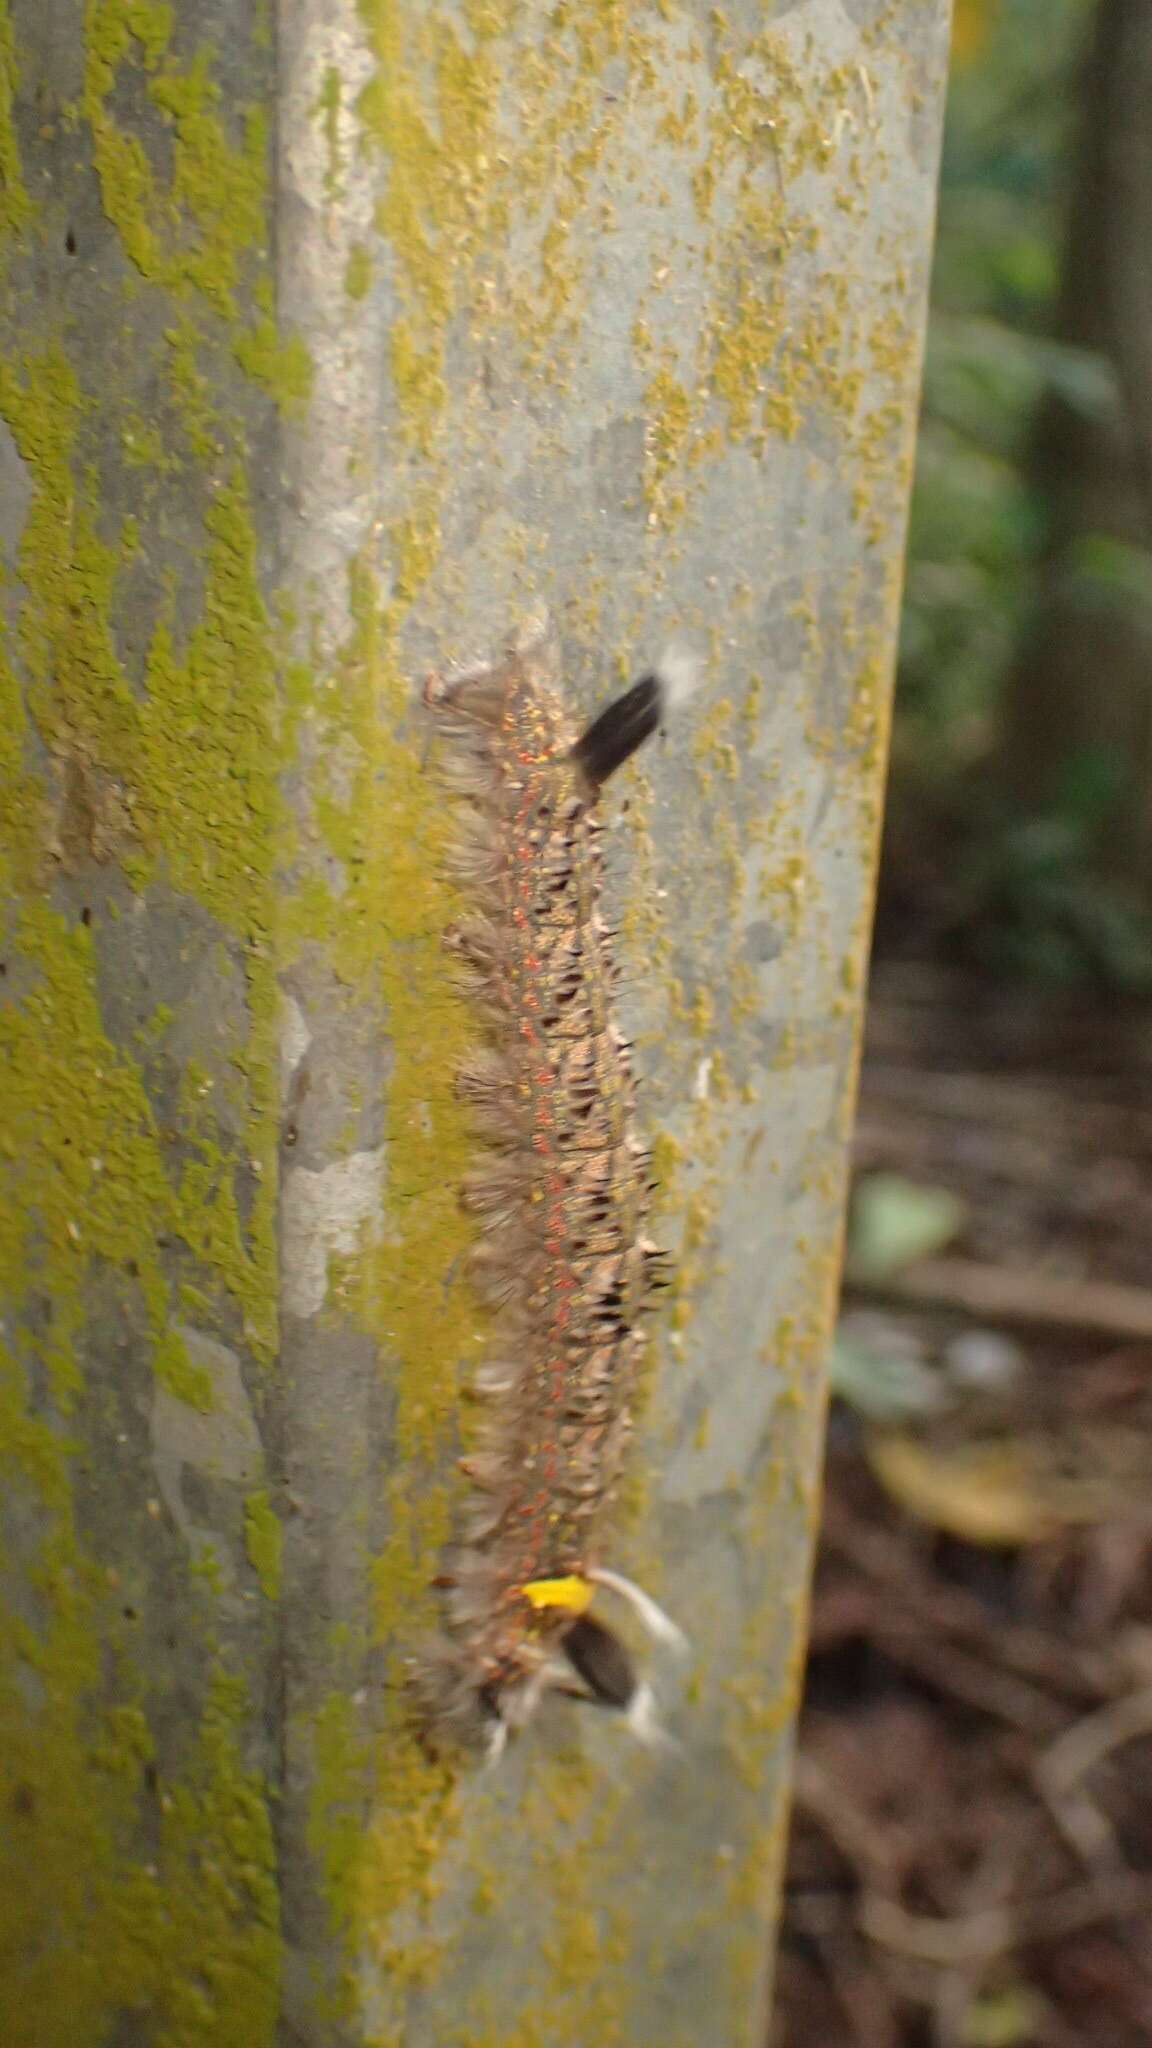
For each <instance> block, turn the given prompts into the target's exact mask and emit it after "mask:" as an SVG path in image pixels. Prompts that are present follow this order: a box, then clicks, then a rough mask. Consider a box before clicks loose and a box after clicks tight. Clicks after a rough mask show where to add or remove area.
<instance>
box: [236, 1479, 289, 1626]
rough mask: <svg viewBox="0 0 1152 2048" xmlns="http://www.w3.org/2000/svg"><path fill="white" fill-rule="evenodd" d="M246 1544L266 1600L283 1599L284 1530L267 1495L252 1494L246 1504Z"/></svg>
mask: <svg viewBox="0 0 1152 2048" xmlns="http://www.w3.org/2000/svg"><path fill="white" fill-rule="evenodd" d="M244 1543H245V1547H246V1549H247V1552H248V1562H249V1564H250V1565H251V1566H252V1569H253V1571H254V1572H255V1574H256V1576H257V1578H258V1579H259V1581H260V1590H261V1592H262V1593H263V1595H264V1598H265V1599H266V1600H278V1599H279V1598H280V1586H281V1579H282V1576H283V1563H284V1529H283V1525H282V1523H281V1521H280V1517H279V1515H278V1514H277V1513H276V1510H275V1508H274V1507H273V1505H272V1503H271V1501H270V1500H269V1498H268V1495H267V1494H266V1493H250V1494H249V1495H248V1498H247V1500H246V1501H245V1503H244Z"/></svg>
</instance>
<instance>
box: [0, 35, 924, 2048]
mask: <svg viewBox="0 0 1152 2048" xmlns="http://www.w3.org/2000/svg"><path fill="white" fill-rule="evenodd" d="M943 13H944V7H943V4H942V0H941V4H940V5H939V6H936V5H928V6H926V5H923V4H921V0H799V4H797V0H791V4H787V0H780V4H778V5H776V6H774V7H769V6H761V5H758V4H757V5H750V4H748V0H721V4H720V5H719V6H712V5H708V6H705V5H703V4H698V0H650V4H648V0H645V4H640V5H636V4H628V5H625V4H624V0H597V4H595V5H587V6H577V5H568V4H566V0H564V4H559V5H557V6H555V7H553V8H551V9H549V10H548V11H547V17H546V19H544V18H542V17H540V16H539V14H538V13H534V12H533V10H531V9H526V8H524V7H522V6H520V5H519V4H517V0H483V4H478V0H435V4H432V5H429V4H424V0H277V4H276V6H275V8H274V9H271V8H269V7H267V6H265V5H264V4H263V0H250V4H249V0H245V4H243V5H240V6H237V7H234V8H232V9H229V10H227V19H226V21H225V20H224V17H223V16H221V14H220V10H218V9H209V8H208V7H207V6H206V5H205V6H203V7H202V6H201V5H199V4H194V5H190V6H187V7H185V8H182V9H172V8H170V7H168V6H166V5H164V4H161V0H155V4H153V0H87V4H86V5H84V6H81V4H80V0H66V4H65V7H64V11H63V15H62V14H61V10H60V9H59V8H55V9H52V10H49V11H48V14H45V11H44V10H43V9H42V8H35V7H33V5H32V4H31V0H7V4H4V0H0V233H2V235H3V262H4V266H5V277H6V283H7V289H8V300H7V310H6V313H5V326H6V333H5V344H6V345H5V351H4V369H3V371H2V372H0V561H2V581H0V611H2V613H3V637H2V640H0V712H2V716H0V785H2V788H3V801H2V802H0V815H2V818H3V825H2V843H3V862H4V868H3V887H4V900H5V909H4V948H3V951H2V953H0V958H2V959H3V961H4V965H5V969H6V973H5V975H4V977H3V978H2V979H0V1059H2V1060H3V1062H4V1077H5V1078H4V1092H5V1102H6V1106H7V1110H8V1114H7V1116H6V1120H5V1129H4V1131H3V1132H2V1133H0V1175H3V1177H4V1192H3V1196H2V1199H0V1296H2V1301H3V1330H2V1332H0V1343H2V1351H0V1357H2V1361H3V1362H2V1364H0V1457H2V1458H3V1461H4V1471H5V1488H4V1503H5V1505H4V1510H3V1512H4V1517H5V1521H4V1543H5V1566H4V1569H5V1573H6V1580H5V1587H4V1591H5V1607H4V1612H5V1615H6V1617H7V1618H6V1620H5V1623H4V1634H3V1638H2V1639H0V1672H2V1674H3V1675H2V1676H0V1726H2V1728H3V1734H4V1743H3V1750H2V1753H3V1759H4V1761H3V1765H2V1766H0V1769H2V1770H3V1772H4V1775H5V1779H6V1781H7V1790H8V1797H9V1802H10V1811H11V1812H12V1814H13V1816H14V1822H13V1827H12V1829H11V1830H10V1831H9V1834H8V1835H7V1836H6V1838H5V1842H4V1845H3V1846H0V1859H2V1858H4V1857H6V1856H11V1857H12V1858H13V1861H12V1864H11V1867H10V1868H9V1869H8V1873H7V1875H8V1881H7V1883H5V1884H4V1885H3V1887H2V1895H3V1897H4V1899H5V1900H6V1902H7V1903H6V1906H5V1907H4V1908H3V1909H0V1910H3V1911H4V1912H5V1913H6V1914H7V1916H8V1919H9V1922H10V1925H9V1926H6V1927H5V1929H4V1933H5V1935H6V1936H11V1952H13V1953H15V1954H16V1955H17V1956H18V1957H19V1958H20V1961H19V1964H18V1966H17V1968H16V1974H15V1976H14V1977H13V1978H12V1979H11V1981H10V1983H6V1984H4V1985H3V1986H2V1987H0V2000H2V1999H3V1998H4V1997H14V1998H15V1999H16V2001H17V2004H16V2006H15V2008H14V2009H16V2010H19V2012H20V2013H21V2014H22V2015H32V2018H31V2019H30V2020H29V2021H28V2022H27V2024H28V2025H29V2026H30V2027H31V2028H32V2031H31V2032H30V2033H29V2035H28V2041H29V2048H58V2044H63V2043H65V2042H66V2043H67V2044H68V2048H72V2044H73V2043H76V2044H79V2048H84V2044H86V2043H87V2042H91V2043H92V2048H97V2044H99V2043H102V2042H103V2041H104V2040H106V2039H108V2038H110V2037H111V2036H112V2035H113V2034H115V2036H116V2038H117V2039H123V2040H125V2041H126V2042H127V2041H135V2040H137V2039H139V2040H141V2041H143V2040H145V2039H147V2040H156V2041H157V2042H162V2043H164V2044H165V2048H193V2044H195V2048H200V2044H202V2043H204V2044H211V2048H230V2044H232V2043H235V2044H236V2048H241V2044H243V2048H261V2044H262V2043H264V2042H269V2043H271V2041H272V2040H273V2039H274V2038H275V2030H276V2027H277V2024H278V2023H279V2022H281V2021H282V2022H283V2026H284V2029H285V2030H286V2032H289V2033H291V2036H292V2038H293V2039H294V2040H297V2041H299V2042H301V2043H307V2044H309V2048H361V2044H363V2048H367V2044H369V2043H371V2044H372V2048H393V2044H395V2048H399V2043H401V2042H403V2043H404V2044H405V2048H424V2044H427V2048H433V2044H434V2048H465V2044H467V2048H479V2044H480V2043H482V2042H486V2041H488V2040H492V2041H494V2042H495V2041H499V2042H500V2043H501V2044H502V2048H508V2044H511V2048H531V2044H534V2043H539V2044H546V2048H565V2044H567V2043H572V2044H574V2048H577V2044H578V2048H586V2044H587V2043H588V2042H589V2041H590V2040H596V2041H602V2042H604V2043H606V2044H612V2043H619V2044H621V2048H622V2044H624V2043H625V2042H628V2041H635V2040H639V2039H649V2038H653V2039H654V2038H659V2039H660V2040H661V2041H662V2042H665V2043H667V2044H668V2048H677V2044H679V2043H684V2044H688V2043H692V2044H696V2043H698V2042H699V2041H701V2040H703V2039H706V2038H707V2039H715V2040H724V2041H725V2042H734V2043H735V2042H749V2043H751V2042H753V2041H754V2040H756V2039H757V2038H758V2037H759V2036H758V2030H759V2027H760V2018H759V2012H758V2004H759V1999H760V1996H761V1993H762V1984H763V1974H764V1961H765V1948H766V1938H765V1936H766V1929H767V1927H768V1925H769V1922H770V1919H771V1913H772V1910H773V1901H774V1896H775V1884H776V1879H777V1873H778V1869H779V1862H780V1845H781V1830H782V1825H783V1815H784V1785H785V1776H786V1761H787V1744H788V1734H789V1728H790V1722H791V1715H792V1711H793V1707H794V1702H795V1689H796V1684H797V1679H798V1673H799V1671H800V1668H801V1653H802V1642H803V1623H804V1599H805V1582H806V1572H807V1563H808V1556H809V1549H810V1542H811V1524H812V1517H813V1513H814V1502H815V1493H816V1483H817V1478H816V1475H817V1469H818V1459H819V1433H820V1417H821V1360H822V1353H823V1346H824V1342H825V1338H826V1335H827V1328H828V1322H829V1318H830V1315H831V1310H832V1301H833V1296H834V1291H835V1285H836V1275H837V1265H838V1240H839V1221H840V1205H841V1198H842V1189H843V1169H844V1156H845V1136H846V1129H847V1118H848V1114H849V1105H850V1097H851V1088H852V1077H853V1069H854V1057H855V1054H854V1048H855V1042H856V1034H857V1029H858V1024H859V1012H860V1002H861V987H862V972H863V959H864V952H865V947H866V940H867V929H868V919H869V910H870V894H871V879H872V866H873V860H874V853H875V845H876V836H877V824H878V816H879V803H880V779H881V775H882V770H883V761H884V752H885V741H886V715H887V713H886V707H887V684H888V676H889V672H890V666H891V655H892V642H893V634H894V626H895V610H896V599H897V591H898V582H899V573H900V562H901V554H902V542H903V521H904V511H905V499H906V492H907V483H908V456H909V450H910V446H911V435H912V422H913V414H914V405H915V395H916V383H917V376H918V363H919V345H920V329H921V322H922V316H923V299H924V285H925V277H926V267H927V255H928V244H929V235H930V222H931V207H932V188H933V178H934V171H935V152H936V143H937V127H938V118H939V109H940V98H941V89H942V79H943V70H944V61H945V24H944V21H943V19H942V16H943ZM273 142H274V143H275V148H274V149H273ZM273 163H274V165H275V173H274V175H275V181H276V182H275V187H274V189H273V185H272V175H273V173H272V169H271V167H272V165H273ZM273 251H274V252H275V254H274V257H273ZM541 601H545V602H547V603H548V604H549V605H550V606H551V608H552V610H553V614H554V616H555V618H556V621H557V624H558V627H559V630H560V633H561V637H562V640H563V644H564V653H565V663H566V669H567V673H568V677H569V687H570V689H571V692H572V698H573V703H574V706H576V707H577V708H580V707H583V708H588V707H589V706H591V705H592V704H593V703H595V702H596V701H598V700H599V699H600V698H601V697H602V696H603V695H604V694H606V692H607V690H608V689H609V688H610V687H611V686H612V685H614V684H615V683H616V682H617V681H618V679H619V678H620V677H621V676H624V675H626V674H627V673H628V672H629V671H630V670H632V669H633V668H634V667H635V664H636V663H637V662H638V661H639V660H641V659H643V658H644V657H645V656H646V655H649V654H650V653H651V652H652V651H653V649H654V648H655V647H656V646H658V644H659V643H660V642H661V641H662V640H663V638H664V637H665V636H666V634H667V633H668V631H669V630H670V629H673V628H675V629H678V630H680V631H684V632H687V633H689V634H690V635H692V636H694V638H695V639H696V641H697V643H698V645H699V646H700V648H701V650H702V651H703V652H705V653H706V655H707V658H708V672H709V687H708V693H707V695H706V696H705V697H704V698H703V699H702V700H701V701H700V702H699V704H698V705H697V706H694V707H693V709H692V711H691V713H690V715H689V720H688V724H687V727H686V730H685V731H684V733H683V734H682V735H679V734H678V735H677V736H676V737H675V738H674V739H672V740H671V741H670V742H669V744H668V745H667V746H666V747H665V748H664V749H662V750H661V751H660V752H659V753H658V755H657V756H656V757H655V758H654V760H653V761H652V763H651V764H649V766H648V768H647V770H646V772H645V773H644V774H643V775H641V774H638V773H637V774H634V775H633V776H632V780H631V783H630V786H629V790H628V792H627V797H628V801H627V803H626V804H624V803H622V802H619V801H618V802H617V804H616V806H615V810H614V829H613V832H612V834H611V839H610V848H609V857H610V868H611V878H612V888H613V893H614V896H615V902H616V906H617V908H618V910H619V914H620V920H621V923H622V926H623V935H622V950H623V952H624V964H625V989H624V1000H625V1005H626V1009H627V1013H628V1022H629V1024H630V1026H631V1028H632V1031H633V1035H634V1036H635V1038H636V1042H637V1065H638V1068H639V1072H640V1081H641V1114H642V1117H643V1120H644V1122H645V1123H646V1125H647V1127H648V1130H649V1131H650V1133H651V1134H652V1135H653V1137H654V1138H655V1140H656V1156H657V1160H658V1162H659V1171H660V1179H661V1183H662V1189H661V1196H660V1201H661V1204H662V1227H663V1236H664V1239H665V1241H666V1242H668V1243H670V1244H671V1245H672V1246H673V1248H674V1250H675V1252H676V1254H677V1258H678V1279H677V1285H676V1290H675V1297H674V1300H673V1302H672V1304H671V1309H670V1313H669V1314H668V1316H667V1317H666V1318H664V1319H663V1320H662V1321H661V1324H660V1327H659V1329H658V1331H657V1333H656V1335H655V1341H654V1344H653V1356H652V1360H651V1363H650V1366H649V1370H648V1388H649V1392H648V1400H647V1406H646V1409H645V1413H644V1416H643V1418H642V1423H641V1428H640V1431H639V1433H638V1440H637V1446H636V1450H635V1453H634V1457H633V1463H632V1479H631V1482H630V1484H629V1487H628V1488H627V1490H626V1496H625V1498H624V1499H622V1501H621V1503H620V1522H621V1535H620V1549H621V1554H622V1555H623V1556H625V1557H626V1558H627V1557H629V1556H630V1558H631V1561H632V1562H633V1563H634V1565H635V1567H636V1569H637V1571H638V1573H639V1575H640V1576H642V1577H643V1578H644V1580H645V1582H646V1583H651V1584H652V1586H653V1588H654V1590H655V1591H656V1592H658V1593H659V1594H660V1595H661V1597H662V1598H663V1599H664V1600H665V1601H666V1603H667V1605H668V1606H669V1607H670V1608H671V1609H672V1611H673V1612H675V1613H676V1615H677V1616H678V1618H679V1619H680V1620H681V1621H682V1622H683V1623H684V1624H685V1626H686V1627H687V1628H688V1630H689V1632H690V1633H691V1635H692V1637H693V1643H694V1653H693V1661H692V1665H691V1669H690V1671H689V1674H688V1676H687V1680H686V1683H685V1685H684V1689H683V1694H682V1697H681V1699H680V1701H679V1705H678V1708H677V1711H676V1717H675V1719H676V1731H677V1734H678V1736H679V1738H680V1740H681V1741H682V1742H683V1744H684V1750H685V1754H684V1757H683V1758H682V1759H681V1760H680V1761H679V1762H678V1763H675V1764H672V1763H669V1762H666V1761H662V1760H660V1759H658V1758H653V1757H649V1756H645V1755H643V1754H639V1753H636V1752H634V1751H633V1750H631V1749H629V1748H628V1747H626V1746H625V1745H624V1744H623V1743H622V1742H621V1741H620V1740H619V1739H618V1736H617V1732H616V1731H615V1730H614V1729H612V1728H610V1727H607V1726H604V1725H602V1724H601V1723H600V1722H599V1721H598V1720H596V1718H595V1717H594V1716H591V1715H588V1714H585V1715H584V1716H583V1717H581V1715H580V1714H579V1713H578V1712H576V1711H572V1712H567V1713H566V1712H565V1711H564V1710H563V1709H562V1708H560V1707H558V1708H557V1710H556V1712H555V1713H554V1714H550V1715H549V1716H548V1717H547V1720H546V1722H542V1723H541V1725H540V1727H539V1729H538V1730H534V1731H533V1733H532V1735H531V1737H530V1739H527V1740H526V1741H525V1742H523V1743H522V1744H520V1745H518V1747H517V1748H516V1750H515V1752H514V1753H513V1754H512V1755H511V1756H510V1757H509V1759H508V1760H507V1764H506V1766H505V1767H504V1768H503V1769H502V1770H501V1772H500V1773H498V1774H495V1775H492V1776H489V1777H483V1778H465V1779H462V1780H459V1781H457V1780H455V1779H454V1778H453V1777H452V1775H451V1774H450V1773H448V1772H447V1771H446V1770H445V1769H444V1767H443V1766H438V1765H433V1764H432V1763H430V1762H429V1761H428V1760H427V1759H426V1758H425V1756H424V1755H423V1753H422V1751H421V1749H420V1747H419V1745H418V1743H417V1742H416V1740H415V1738H414V1735H413V1732H412V1728H411V1725H410V1722H409V1719H408V1716H407V1711H406V1706H405V1697H404V1690H403V1678H404V1659H405V1656H406V1654H407V1652H408V1650H409V1649H410V1648H411V1646H412V1645H413V1643H414V1641H415V1640H416V1639H417V1637H418V1635H419V1633H420V1631H421V1630H422V1629H423V1628H424V1627H425V1626H426V1625H427V1623H428V1621H429V1620H430V1618H431V1613H432V1604H431V1595H430V1590H429V1581H430V1578H431V1576H432V1573H433V1571H434V1569H435V1560H436V1558H437V1555H438V1552H439V1549H440V1546H441V1544H442V1543H443V1541H444V1539H445V1536H446V1535H447V1533H448V1530H449V1527H450V1520H451V1513H452V1504H453V1500H454V1498H455V1493H454V1487H453V1465H454V1460H455V1457H456V1455H457V1453H458V1451H459V1448H460V1443H461V1438H462V1435H464V1434H466V1432H467V1429H468V1426H469V1424H468V1416H467V1412H466V1410H465V1409H464V1408H463V1407H462V1404H461V1401H460V1397H459V1396H460V1388H461V1386H462V1385H463V1384H464V1383H465V1382H466V1381H467V1379H468V1378H469V1376H470V1366H471V1363H472V1361H473V1359H474V1358H475V1357H476V1356H477V1354H478V1353H479V1351H480V1350H481V1349H482V1347H483V1344H484V1341H485V1331H484V1329H483V1327H482V1323H481V1319H480V1317H479V1313H478V1310H477V1306H476V1304H475V1302H474V1300H473V1298H472V1296H471V1294H470V1291H469V1288H468V1286H467V1282H466V1279H465V1277H464V1276H465V1265H466V1252H467V1246H468V1231H467V1227H466V1224H465V1220H464V1218H463V1216H462V1215H461V1213H460V1210H459V1206H458V1203H457V1199H456V1193H457V1189H458V1186H459V1182H460V1179H461V1176H462V1174H463V1173H464V1171H465V1170H466V1167H467V1164H468V1160H469V1157H470V1154H471V1141H470V1138H469V1133H468V1130H467V1127H466V1124H465V1120H464V1118H463V1116H462V1114H461V1109H460V1105H459V1104H458V1102H457V1101H456V1097H455V1093H454V1089H453V1084H452V1076H453V1071H454V1068H455V1066H456V1063H457V1061H458V1060H459V1058H460V1056H461V1054H462V1053H463V1052H464V1051H465V1050H466V1049H467V1047H468V1046H469V1044H470V1043H471V1041H472V1039H473V1036H474V1026H473V1023H472V1021H471V1019H470V1018H469V1016H468V1014H467V1011H466V1009H465V1008H464V1006H463V1005H462V1003H461V1002H460V1000H459V998H458V996H457V995H456V993H455V992H454V990H453V987H452V984H451V979H450V972H449V967H448V963H447V961H446V959H445V957H444V954H443V951H442V947H441V934H442V932H443V930H444V927H445V926H446V925H447V924H448V923H449V922H450V921H451V919H452V916H453V915H454V912H455V905H454V902H453V898H452V892H451V890H450V888H449V887H448V886H447V884H446V883H445V881H444V880H443V878H442V856H443V852H444V846H445V833H446V820H445V817H444V807H443V803H442V800H441V797H440V794H439V792H438V789H437V786H436V784H435V782H434V780H433V779H432V778H430V777H429V776H428V774H427V773H426V767H425V746H426V734H425V732H424V729H423V726H422V723H421V719H420V716H419V713H418V710H417V707H416V695H417V692H416V684H417V682H418V679H419V678H420V677H421V676H422V674H423V672H424V671H425V670H426V669H427V668H428V667H431V666H433V665H439V664H441V663H443V662H444V661H445V660H448V659H451V658H465V659H467V658H471V657H475V656H477V655H482V654H485V653H488V652H490V651H492V649H493V648H494V647H497V646H498V645H499V644H500V642H501V640H502V639H503V638H504V636H505V635H506V634H507V633H508V631H509V630H510V628H511V627H512V626H514V625H515V623H516V622H517V621H518V620H519V619H520V618H522V617H523V615H524V614H525V613H526V612H527V611H529V610H532V609H534V608H535V607H536V606H537V605H538V604H539V603H540V602H541ZM3 1875H4V1866H3V1863H2V1861H0V1877H2V1876H3ZM45 1927H51V1928H58V1929H59V1930H60V1935H59V1940H58V1941H57V1940H56V1939H55V1938H53V1939H52V1940H46V1939H45V1938H44V1933H43V1930H44V1929H45Z"/></svg>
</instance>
